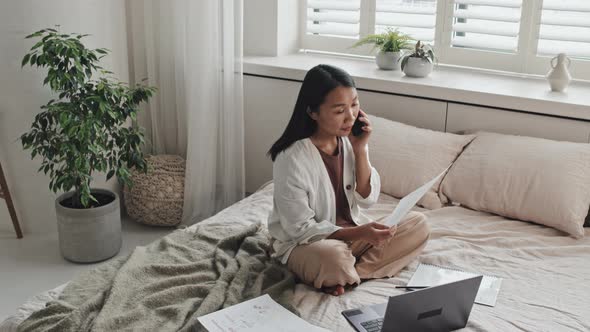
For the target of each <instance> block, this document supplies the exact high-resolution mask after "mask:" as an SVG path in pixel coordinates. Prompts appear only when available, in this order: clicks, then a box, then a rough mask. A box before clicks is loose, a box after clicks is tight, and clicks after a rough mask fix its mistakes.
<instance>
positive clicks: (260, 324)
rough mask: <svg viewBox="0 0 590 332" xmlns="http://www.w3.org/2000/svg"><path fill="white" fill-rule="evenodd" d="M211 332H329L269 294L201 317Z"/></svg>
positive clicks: (202, 322)
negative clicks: (286, 307) (300, 316)
mask: <svg viewBox="0 0 590 332" xmlns="http://www.w3.org/2000/svg"><path fill="white" fill-rule="evenodd" d="M198 320H199V322H201V324H203V326H204V327H205V328H206V329H207V330H208V331H209V332H234V331H252V332H254V331H256V332H273V331H279V330H280V331H285V332H291V331H292V332H297V331H312V332H328V331H329V330H326V329H324V328H321V327H317V326H315V325H311V324H309V323H308V322H306V321H304V320H303V319H301V318H299V317H297V316H296V315H294V314H293V313H291V312H290V311H289V310H287V309H285V308H283V307H282V306H281V305H280V304H278V303H276V302H275V301H274V300H273V299H272V298H271V297H270V296H268V294H265V295H262V296H259V297H257V298H254V299H251V300H248V301H244V302H242V303H239V304H236V305H233V306H231V307H229V308H225V309H223V310H219V311H216V312H213V313H210V314H207V315H204V316H201V317H199V318H198Z"/></svg>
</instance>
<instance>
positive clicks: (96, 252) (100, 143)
mask: <svg viewBox="0 0 590 332" xmlns="http://www.w3.org/2000/svg"><path fill="white" fill-rule="evenodd" d="M85 36H86V35H80V34H63V33H60V32H58V31H57V30H55V29H43V30H40V31H37V32H35V33H33V34H31V35H29V36H27V37H26V38H40V39H41V40H40V41H38V42H37V43H36V44H35V45H34V46H33V47H32V48H31V50H30V52H29V53H27V54H26V55H25V56H24V58H23V60H22V66H25V65H30V66H35V67H38V68H46V69H47V72H46V73H47V76H46V77H45V80H44V81H43V84H44V85H45V84H47V85H49V88H50V89H51V91H52V92H53V93H54V94H55V98H54V99H51V100H50V101H49V102H48V103H47V104H46V105H43V106H41V109H42V110H41V112H40V113H39V114H37V115H36V116H35V119H34V121H33V124H32V126H31V130H30V131H29V132H27V133H25V134H23V135H22V136H21V137H20V139H21V142H22V145H23V147H24V148H25V149H30V150H31V157H32V158H34V157H35V156H41V157H42V163H41V167H40V168H39V171H43V173H45V174H47V175H49V177H50V182H49V188H50V189H51V190H52V191H53V192H56V193H57V192H61V191H63V192H64V193H63V194H62V195H60V196H59V197H58V198H57V199H56V200H55V208H56V215H57V224H58V235H59V244H60V250H61V253H62V255H63V256H64V258H66V259H68V260H70V261H73V262H82V263H90V262H97V261H101V260H105V259H107V258H110V257H112V256H114V255H115V254H117V252H118V251H119V249H120V248H121V215H120V208H119V198H118V196H117V194H116V193H114V192H112V191H110V190H105V189H98V188H92V187H91V185H90V184H91V182H92V180H93V175H94V174H95V173H96V172H104V173H106V178H107V180H109V179H110V178H111V177H113V176H116V177H117V179H118V180H119V182H120V183H122V184H126V185H130V184H131V179H130V168H137V169H139V170H142V171H145V170H146V161H145V159H144V157H143V153H142V150H141V146H142V144H143V132H142V128H140V127H138V126H135V125H132V126H129V123H130V122H131V120H135V119H136V115H137V112H138V110H139V109H138V106H139V104H140V103H142V102H145V101H147V100H148V99H149V98H150V96H151V95H152V94H153V93H154V91H155V89H154V88H152V87H148V86H142V85H136V86H133V87H130V86H128V85H127V84H124V83H121V82H119V81H117V80H116V79H114V78H112V77H111V76H110V75H111V74H112V73H111V72H109V71H106V70H103V69H102V68H101V67H100V66H99V65H98V62H99V60H100V59H101V58H102V57H103V56H105V55H106V54H107V53H108V50H106V49H103V48H98V49H89V48H86V47H85V46H84V44H82V41H81V40H82V39H83V38H84V37H85ZM95 73H97V74H99V75H98V77H96V76H95V75H93V74H95Z"/></svg>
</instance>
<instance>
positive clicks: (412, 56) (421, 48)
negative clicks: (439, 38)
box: [401, 41, 436, 77]
mask: <svg viewBox="0 0 590 332" xmlns="http://www.w3.org/2000/svg"><path fill="white" fill-rule="evenodd" d="M435 61H436V57H435V55H434V50H433V49H432V47H431V46H430V45H428V44H424V43H422V42H420V41H418V42H416V46H415V48H414V51H413V52H412V53H409V54H406V55H404V56H403V57H402V58H401V67H402V71H403V72H404V74H406V76H409V77H426V76H428V74H430V73H431V72H432V67H433V66H434V62H435Z"/></svg>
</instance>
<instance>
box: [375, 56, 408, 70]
mask: <svg viewBox="0 0 590 332" xmlns="http://www.w3.org/2000/svg"><path fill="white" fill-rule="evenodd" d="M401 56H402V52H379V53H378V54H377V56H376V57H375V62H376V63H377V67H379V69H382V70H399V58H400V57H401Z"/></svg>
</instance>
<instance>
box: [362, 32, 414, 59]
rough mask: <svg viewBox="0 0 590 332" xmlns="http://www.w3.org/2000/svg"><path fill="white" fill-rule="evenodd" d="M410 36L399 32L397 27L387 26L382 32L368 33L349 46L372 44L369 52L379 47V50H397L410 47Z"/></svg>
mask: <svg viewBox="0 0 590 332" xmlns="http://www.w3.org/2000/svg"><path fill="white" fill-rule="evenodd" d="M411 40H412V38H411V37H410V36H408V35H406V34H403V33H401V32H400V31H399V30H398V29H391V28H388V29H387V30H386V31H385V32H384V33H381V34H375V35H368V36H366V37H364V38H362V39H361V40H359V41H358V42H356V43H355V44H354V45H352V46H351V47H359V46H362V45H373V48H372V49H371V52H372V51H374V50H375V48H377V47H379V50H380V51H381V52H384V53H385V52H399V51H401V50H403V49H410V48H411V44H410V41H411Z"/></svg>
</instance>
